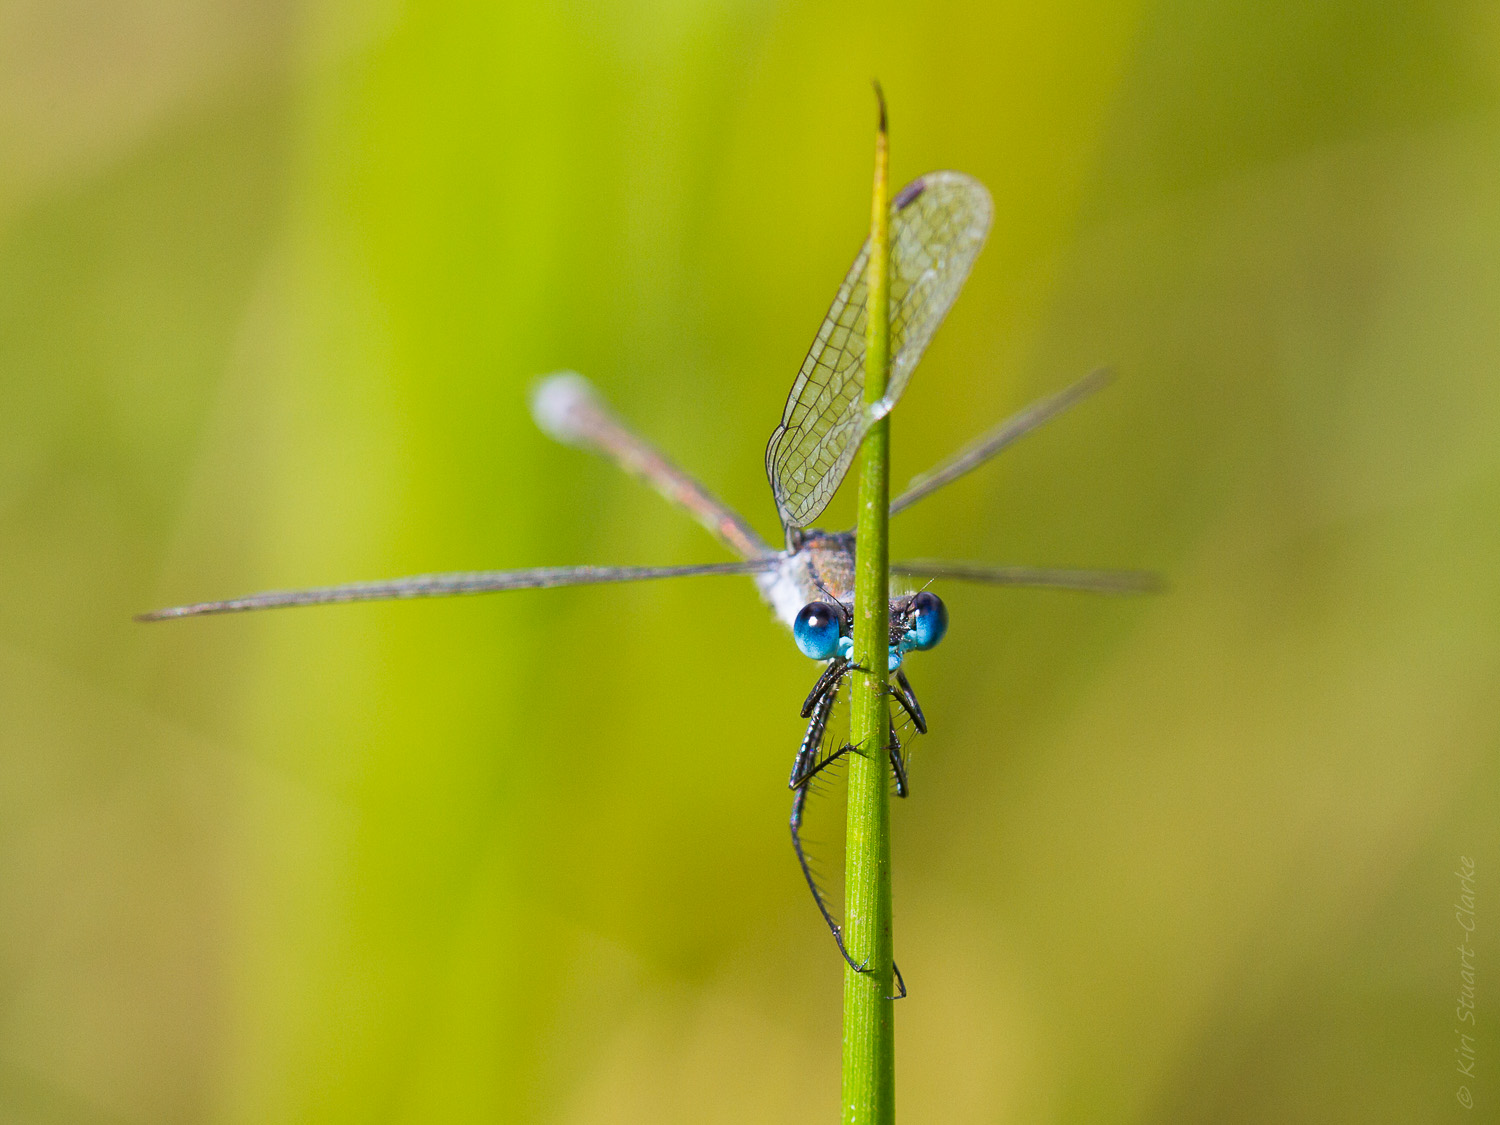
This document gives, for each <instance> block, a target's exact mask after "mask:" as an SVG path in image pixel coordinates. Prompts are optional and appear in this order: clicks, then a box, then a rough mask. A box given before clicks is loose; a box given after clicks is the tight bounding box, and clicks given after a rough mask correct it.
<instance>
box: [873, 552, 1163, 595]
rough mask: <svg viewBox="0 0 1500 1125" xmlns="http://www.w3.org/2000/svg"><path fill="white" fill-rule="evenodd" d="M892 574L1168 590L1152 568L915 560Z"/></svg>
mask: <svg viewBox="0 0 1500 1125" xmlns="http://www.w3.org/2000/svg"><path fill="white" fill-rule="evenodd" d="M891 573H892V574H900V575H904V576H906V577H908V578H949V579H954V580H956V581H959V582H982V583H985V584H987V585H990V586H1031V587H1035V588H1043V589H1052V590H1082V591H1084V592H1085V593H1090V594H1159V593H1161V592H1162V591H1163V590H1164V589H1166V583H1165V582H1163V581H1162V578H1161V575H1159V574H1153V573H1151V572H1150V571H1148V570H1068V569H1064V568H1061V567H1047V566H995V565H993V564H991V563H971V562H953V561H949V560H947V559H912V560H910V561H909V562H894V563H891Z"/></svg>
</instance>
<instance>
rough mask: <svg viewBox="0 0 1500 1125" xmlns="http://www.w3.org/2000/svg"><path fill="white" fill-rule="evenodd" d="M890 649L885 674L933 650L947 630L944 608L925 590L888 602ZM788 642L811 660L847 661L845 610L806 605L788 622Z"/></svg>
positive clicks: (823, 604) (851, 645) (832, 604)
mask: <svg viewBox="0 0 1500 1125" xmlns="http://www.w3.org/2000/svg"><path fill="white" fill-rule="evenodd" d="M890 620H891V631H890V649H889V654H888V656H887V671H891V672H894V671H895V670H896V669H897V668H899V667H901V662H902V660H903V659H905V657H906V654H907V653H908V652H925V651H926V650H928V649H930V648H934V647H936V645H937V643H938V642H939V641H941V640H942V639H943V635H944V634H945V633H947V631H948V607H947V606H945V605H944V604H943V601H942V599H941V598H939V597H938V596H937V595H936V594H934V593H931V592H930V591H928V590H922V591H919V592H918V593H916V594H912V595H911V596H910V597H901V598H892V599H891V618H890ZM792 639H793V640H794V641H796V642H797V647H798V648H799V649H801V650H802V654H803V655H804V656H808V657H811V658H812V659H813V660H832V659H833V658H834V657H835V656H841V657H843V658H844V659H845V660H848V659H849V658H850V654H851V653H852V651H853V648H854V641H853V638H852V637H851V636H850V621H849V611H848V608H847V607H845V606H844V605H842V604H840V603H837V602H823V601H817V602H808V603H807V604H806V605H804V606H803V607H802V609H801V610H800V611H799V612H798V613H797V616H796V618H795V619H794V620H793V622H792Z"/></svg>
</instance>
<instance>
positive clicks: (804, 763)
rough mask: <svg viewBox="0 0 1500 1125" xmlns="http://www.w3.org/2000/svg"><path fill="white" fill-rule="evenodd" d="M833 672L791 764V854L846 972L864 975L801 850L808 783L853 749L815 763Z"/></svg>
mask: <svg viewBox="0 0 1500 1125" xmlns="http://www.w3.org/2000/svg"><path fill="white" fill-rule="evenodd" d="M830 672H835V669H833V668H830V669H829V671H828V672H824V674H823V675H822V676H821V677H820V678H819V680H818V684H819V687H821V688H822V689H823V690H822V694H821V695H818V690H817V689H816V688H815V689H814V693H813V695H812V696H809V699H814V700H815V702H814V704H813V712H812V721H811V722H809V723H808V724H807V733H806V734H804V735H803V736H802V744H801V745H800V746H799V747H798V748H797V757H796V759H795V761H793V763H792V776H791V778H790V779H789V780H788V781H787V785H788V787H790V788H791V789H792V790H793V793H792V815H791V821H790V824H791V830H792V850H793V851H795V852H796V853H797V864H798V866H800V867H801V868H802V877H803V878H804V879H806V880H807V889H808V890H810V891H811V892H812V896H813V902H814V903H815V904H816V905H817V907H818V913H819V914H821V915H823V921H824V922H825V923H827V925H828V931H829V933H831V934H833V941H834V944H835V945H837V946H838V947H839V953H841V954H842V955H843V957H844V960H845V961H847V962H848V963H849V966H850V968H852V969H854V970H855V971H856V972H860V973H864V972H868V971H869V970H868V969H867V968H866V967H865V966H864V965H860V964H857V963H856V962H855V960H854V958H853V957H851V956H850V955H849V950H848V949H847V948H846V947H845V945H844V931H843V928H842V927H841V926H840V925H839V924H838V922H837V921H835V920H834V917H833V912H832V911H830V910H829V909H828V904H827V903H825V902H824V901H823V892H822V891H821V890H819V888H818V880H817V878H816V877H815V876H814V875H813V870H812V865H811V864H810V863H809V862H808V860H807V852H806V851H805V850H804V849H803V847H802V814H803V812H804V810H805V809H806V807H807V797H808V794H809V792H810V785H809V782H811V781H812V779H813V778H814V777H816V776H817V775H818V774H819V773H821V772H822V771H823V770H824V769H825V768H827V766H828V765H829V764H831V763H833V762H836V761H838V759H840V758H841V757H843V756H844V755H845V754H847V753H848V752H849V751H850V750H851V749H853V747H851V746H849V745H848V744H847V743H845V744H844V745H843V746H840V747H839V748H838V749H837V750H836V751H834V752H833V753H832V754H830V755H828V756H827V757H826V758H824V759H823V760H822V761H821V762H820V761H818V751H819V749H820V748H821V747H822V745H823V737H824V735H825V734H826V733H827V730H828V719H829V716H830V715H831V714H832V713H833V705H834V703H835V702H837V700H838V694H839V692H838V689H839V686H840V684H841V683H842V682H843V672H844V669H842V668H839V669H837V670H836V673H835V674H834V675H832V676H830Z"/></svg>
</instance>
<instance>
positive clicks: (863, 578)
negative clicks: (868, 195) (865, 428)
mask: <svg viewBox="0 0 1500 1125" xmlns="http://www.w3.org/2000/svg"><path fill="white" fill-rule="evenodd" d="M875 96H876V98H877V99H878V101H879V103H880V130H879V133H878V134H877V136H876V140H875V190H874V198H873V200H872V202H871V209H870V257H869V267H868V268H869V273H868V301H869V304H868V307H867V315H866V326H865V404H866V406H867V407H869V406H873V405H874V404H875V403H877V402H879V400H880V399H881V397H882V396H883V395H884V394H885V387H886V380H887V377H888V375H889V371H890V351H891V324H890V321H891V316H890V313H891V281H890V204H889V201H888V200H889V194H890V188H889V184H888V182H887V175H886V167H887V163H888V155H887V142H886V115H885V98H884V95H883V94H882V93H881V91H880V86H879V84H878V83H877V84H876V87H875ZM889 509H890V416H889V415H887V416H886V417H884V418H882V419H881V420H880V421H878V422H876V423H875V424H874V426H873V427H872V428H871V429H870V431H869V433H868V434H867V435H866V436H865V439H864V445H863V447H862V451H861V458H860V463H859V519H858V522H857V524H856V525H855V577H854V662H855V663H856V664H858V665H859V666H860V667H862V668H865V669H868V671H866V672H856V673H854V677H853V683H852V685H851V698H850V713H849V724H850V737H849V740H850V742H851V744H852V745H853V746H854V747H855V748H856V750H857V753H853V754H850V755H849V798H848V829H847V832H846V834H845V857H844V865H845V868H844V869H845V895H844V917H845V919H846V929H845V935H844V938H845V942H846V943H847V945H848V948H849V952H850V954H851V955H852V956H853V957H854V959H855V960H856V961H860V962H863V963H864V965H865V966H866V968H867V969H868V971H867V972H862V973H861V972H856V971H855V970H854V969H852V968H849V967H848V966H845V969H844V1060H843V1061H844V1081H843V1120H844V1123H845V1125H855V1123H858V1125H887V1123H890V1122H894V1121H895V1119H896V1058H895V1051H896V1041H895V1029H894V1026H893V1022H892V1017H893V1014H894V1013H893V1010H892V1005H891V999H890V997H891V996H892V995H893V990H892V987H891V984H892V982H891V957H892V954H891V950H892V944H891V839H890V815H891V808H890V790H889V766H888V760H887V753H888V751H887V739H888V735H889V723H890V717H889V716H890V712H889V697H888V696H887V695H886V684H887V680H888V678H889V677H888V673H887V671H886V656H887V651H888V647H889V638H890V623H889V618H890V595H889V587H890V578H889V571H888V561H889V555H888V550H887V545H886V524H887V520H888V517H889Z"/></svg>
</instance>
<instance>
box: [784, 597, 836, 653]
mask: <svg viewBox="0 0 1500 1125" xmlns="http://www.w3.org/2000/svg"><path fill="white" fill-rule="evenodd" d="M792 639H793V640H794V641H796V642H797V647H798V648H800V649H801V650H802V651H803V653H804V654H805V655H807V656H810V657H812V658H813V659H814V660H832V659H833V657H834V655H835V654H837V652H838V650H839V611H838V610H836V609H834V608H833V606H831V605H829V604H828V603H827V602H808V603H807V604H806V605H805V606H803V607H802V609H801V610H799V611H798V613H797V620H795V621H793V622H792Z"/></svg>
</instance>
